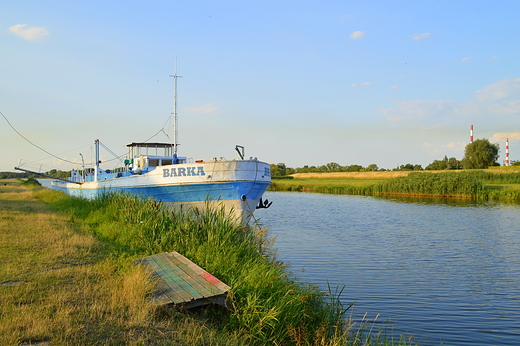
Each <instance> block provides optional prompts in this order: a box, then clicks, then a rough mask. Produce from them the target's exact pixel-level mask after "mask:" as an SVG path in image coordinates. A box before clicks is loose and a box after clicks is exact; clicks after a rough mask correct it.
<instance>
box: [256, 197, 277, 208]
mask: <svg viewBox="0 0 520 346" xmlns="http://www.w3.org/2000/svg"><path fill="white" fill-rule="evenodd" d="M271 204H273V202H269V200H268V199H266V200H265V201H262V197H260V200H259V201H258V205H257V206H256V209H267V208H269V207H270V206H271Z"/></svg>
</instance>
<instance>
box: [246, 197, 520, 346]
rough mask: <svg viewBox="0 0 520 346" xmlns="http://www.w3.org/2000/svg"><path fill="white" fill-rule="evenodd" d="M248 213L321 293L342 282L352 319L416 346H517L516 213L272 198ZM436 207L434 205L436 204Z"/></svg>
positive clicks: (465, 205)
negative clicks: (389, 329)
mask: <svg viewBox="0 0 520 346" xmlns="http://www.w3.org/2000/svg"><path fill="white" fill-rule="evenodd" d="M266 197H267V198H268V199H269V200H272V201H274V203H273V206H272V207H271V208H270V209H268V210H259V211H258V212H257V213H256V215H257V216H258V217H260V218H261V222H262V224H264V225H265V226H266V227H267V228H269V229H270V230H271V231H270V232H271V234H272V235H275V236H276V237H277V239H276V243H275V245H276V247H277V248H278V253H279V258H280V259H281V260H283V261H285V262H288V263H290V264H291V265H292V269H293V271H294V272H295V273H297V275H298V276H299V277H300V278H301V279H302V280H304V281H306V282H309V283H313V284H317V285H319V286H321V287H322V288H323V289H326V287H327V281H329V282H331V283H336V282H340V283H343V284H346V285H347V286H346V289H345V291H344V296H343V300H344V303H345V304H348V303H350V302H353V301H355V302H356V305H355V307H354V316H355V317H356V318H361V316H362V315H364V314H365V312H368V313H369V318H373V317H374V316H375V315H376V314H381V317H380V320H382V321H384V320H390V321H392V322H393V323H394V327H395V328H396V331H397V333H400V332H405V331H410V332H412V333H413V334H415V335H416V336H417V338H418V340H420V341H422V342H431V343H433V344H439V343H441V342H444V343H445V344H448V345H477V344H479V345H491V344H494V345H496V344H501V345H516V344H517V341H518V340H520V328H519V327H520V309H518V303H519V299H520V285H519V283H520V262H519V261H520V226H519V225H520V212H519V211H520V206H519V205H518V204H516V203H512V204H507V205H504V204H497V203H493V202H491V203H490V202H485V203H475V202H474V201H471V200H451V199H432V198H426V199H425V198H413V199H408V198H403V197H399V198H395V197H384V198H377V199H376V198H372V197H363V196H342V195H322V194H309V193H290V192H278V193H275V192H271V193H268V194H267V196H266ZM440 200H442V202H441V201H440Z"/></svg>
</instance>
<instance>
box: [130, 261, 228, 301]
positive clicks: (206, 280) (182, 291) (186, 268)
mask: <svg viewBox="0 0 520 346" xmlns="http://www.w3.org/2000/svg"><path fill="white" fill-rule="evenodd" d="M136 262H138V263H140V264H142V265H143V266H145V267H146V268H148V269H149V270H150V271H151V273H152V276H153V278H154V279H155V280H157V281H156V287H155V292H154V296H153V300H154V302H155V303H156V304H157V305H168V304H174V305H180V306H183V307H185V308H193V307H196V306H201V305H207V304H212V303H216V304H219V305H222V306H224V307H227V306H226V295H227V291H228V290H229V289H230V288H231V287H229V286H228V285H226V284H225V283H223V282H222V281H220V280H219V279H217V278H216V277H214V276H213V275H211V274H210V273H208V272H207V271H205V270H204V269H202V268H201V267H199V266H198V265H196V264H195V263H193V262H192V261H190V260H189V259H187V258H186V257H184V256H183V255H181V254H180V253H178V252H164V253H161V254H157V255H152V256H148V257H144V258H140V259H138V260H136Z"/></svg>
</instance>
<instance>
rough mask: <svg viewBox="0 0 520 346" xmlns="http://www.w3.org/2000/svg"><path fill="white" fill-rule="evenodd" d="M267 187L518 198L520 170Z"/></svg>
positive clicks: (297, 182) (279, 183) (415, 174)
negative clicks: (514, 171)
mask: <svg viewBox="0 0 520 346" xmlns="http://www.w3.org/2000/svg"><path fill="white" fill-rule="evenodd" d="M270 191H298V192H318V193H331V194H346V195H364V196H381V195H394V196H399V195H401V196H432V197H433V196H435V197H457V198H472V199H477V200H503V201H507V200H520V173H518V172H516V173H493V172H490V171H485V170H471V171H470V170H468V171H453V172H439V173H430V172H411V173H410V174H409V175H408V176H402V177H395V178H387V179H379V180H377V179H330V178H307V179H302V178H300V179H294V180H284V181H278V180H274V181H273V184H272V185H271V188H270Z"/></svg>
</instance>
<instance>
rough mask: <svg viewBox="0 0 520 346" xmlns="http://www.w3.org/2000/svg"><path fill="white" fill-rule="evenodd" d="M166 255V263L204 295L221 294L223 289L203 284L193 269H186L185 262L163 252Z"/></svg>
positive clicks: (164, 257)
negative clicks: (198, 280)
mask: <svg viewBox="0 0 520 346" xmlns="http://www.w3.org/2000/svg"><path fill="white" fill-rule="evenodd" d="M161 255H164V256H161V258H162V259H163V260H164V262H165V263H167V264H171V268H172V270H173V271H174V272H175V273H176V274H177V275H179V276H180V277H182V278H184V279H185V280H186V281H187V283H188V284H189V285H190V286H191V287H192V288H193V289H194V290H196V291H197V292H198V293H200V294H201V295H202V297H210V296H213V295H215V294H221V293H223V292H222V291H220V290H218V289H215V288H214V287H213V288H212V287H210V286H209V285H206V286H204V285H201V284H200V283H199V282H197V275H196V274H195V273H194V272H193V271H192V270H184V268H182V266H184V264H183V263H181V262H179V261H178V260H176V258H175V257H173V256H168V254H161Z"/></svg>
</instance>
